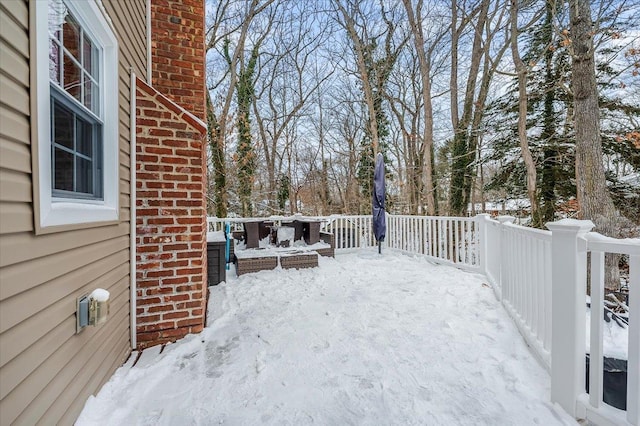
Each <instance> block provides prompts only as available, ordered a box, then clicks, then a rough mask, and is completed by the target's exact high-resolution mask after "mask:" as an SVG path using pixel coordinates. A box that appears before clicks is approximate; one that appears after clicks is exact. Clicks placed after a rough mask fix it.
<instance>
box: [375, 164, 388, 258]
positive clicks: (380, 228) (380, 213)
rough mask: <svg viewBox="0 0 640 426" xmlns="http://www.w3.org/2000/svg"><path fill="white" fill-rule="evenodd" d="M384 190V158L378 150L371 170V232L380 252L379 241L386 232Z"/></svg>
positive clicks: (380, 241) (382, 239) (380, 245)
mask: <svg viewBox="0 0 640 426" xmlns="http://www.w3.org/2000/svg"><path fill="white" fill-rule="evenodd" d="M385 192H386V188H385V183H384V158H383V156H382V153H380V152H379V153H378V156H377V157H376V166H375V169H374V171H373V234H374V235H375V237H376V241H377V242H378V253H382V244H381V243H382V241H384V237H385V235H386V233H387V222H386V218H385V214H384V213H385V210H384V198H385Z"/></svg>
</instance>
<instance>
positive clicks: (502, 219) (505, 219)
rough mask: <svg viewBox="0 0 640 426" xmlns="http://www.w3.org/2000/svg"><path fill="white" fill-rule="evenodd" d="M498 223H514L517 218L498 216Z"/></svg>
mask: <svg viewBox="0 0 640 426" xmlns="http://www.w3.org/2000/svg"><path fill="white" fill-rule="evenodd" d="M497 219H498V222H500V223H513V222H515V220H516V217H515V216H509V215H504V216H498V218H497Z"/></svg>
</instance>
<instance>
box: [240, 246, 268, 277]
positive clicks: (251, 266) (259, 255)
mask: <svg viewBox="0 0 640 426" xmlns="http://www.w3.org/2000/svg"><path fill="white" fill-rule="evenodd" d="M235 254H236V273H237V274H238V276H240V275H242V274H249V273H251V272H258V271H264V270H269V269H276V267H277V266H278V255H277V254H275V253H274V252H272V251H271V250H259V249H256V250H239V251H236V253H235Z"/></svg>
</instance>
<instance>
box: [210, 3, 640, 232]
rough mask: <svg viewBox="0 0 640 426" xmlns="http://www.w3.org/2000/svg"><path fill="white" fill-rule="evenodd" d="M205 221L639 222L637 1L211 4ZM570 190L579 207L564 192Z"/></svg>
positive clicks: (622, 225)
mask: <svg viewBox="0 0 640 426" xmlns="http://www.w3.org/2000/svg"><path fill="white" fill-rule="evenodd" d="M207 8H208V9H207V10H208V14H207V34H206V36H207V64H208V69H207V84H208V88H209V95H210V97H209V99H208V102H207V115H208V125H209V142H210V152H209V154H210V160H211V161H210V168H209V192H208V196H209V214H210V215H214V216H219V217H226V216H227V215H237V216H263V215H271V214H290V213H296V212H301V213H304V214H311V215H326V214H332V213H345V214H369V213H370V212H371V186H372V177H373V165H374V161H373V159H374V155H375V153H376V152H382V153H383V154H384V157H385V163H386V169H387V206H388V211H390V212H392V213H396V214H430V215H468V214H471V212H470V211H469V206H470V205H474V206H475V205H476V204H477V205H478V206H479V208H480V209H482V208H483V207H482V206H485V204H484V203H486V202H497V201H501V200H514V199H523V198H524V199H528V200H529V203H528V204H529V205H530V207H528V208H525V209H523V211H522V212H521V213H522V214H523V215H524V216H526V217H527V220H528V221H529V222H528V223H530V224H531V225H533V226H536V227H542V226H543V225H544V223H546V222H548V221H551V220H554V219H557V218H559V217H567V216H569V217H577V218H589V219H592V220H594V222H596V225H597V226H598V229H600V230H602V231H605V233H607V234H608V235H612V236H623V234H625V233H627V234H628V233H630V232H631V233H632V232H633V230H634V229H636V230H637V225H638V223H639V222H640V174H639V172H640V170H639V169H640V76H639V75H638V74H639V72H640V4H639V2H638V1H637V0H633V1H598V2H589V1H586V0H571V1H565V2H563V1H557V2H554V1H533V0H532V1H517V0H467V1H460V0H451V1H433V0H397V1H391V0H362V1H358V0H308V1H304V0H303V1H301V0H215V1H211V0H208V3H207ZM576 200H577V201H576Z"/></svg>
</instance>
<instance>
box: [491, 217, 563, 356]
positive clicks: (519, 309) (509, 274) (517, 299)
mask: <svg viewBox="0 0 640 426" xmlns="http://www.w3.org/2000/svg"><path fill="white" fill-rule="evenodd" d="M512 222H513V218H511V217H500V218H499V221H495V220H491V219H489V218H487V217H485V218H484V228H483V229H484V231H485V232H484V235H485V239H486V247H487V248H486V251H485V253H486V254H485V271H486V276H487V278H488V279H489V282H490V283H491V285H492V287H493V288H494V290H495V292H496V296H497V297H498V299H500V300H502V304H503V305H504V307H505V309H506V310H507V312H509V314H510V315H511V317H512V318H513V320H514V322H515V323H516V325H517V326H518V328H519V329H520V333H521V334H522V335H523V337H524V338H525V340H526V341H527V343H528V344H529V345H530V346H531V347H533V348H534V349H535V352H536V354H537V355H538V356H539V358H540V360H541V361H542V362H543V363H544V365H545V366H546V367H547V369H550V368H551V355H550V350H551V232H549V231H543V230H539V229H533V228H525V227H522V226H517V225H513V223H512Z"/></svg>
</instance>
